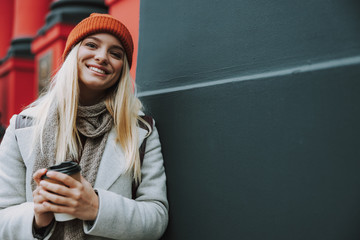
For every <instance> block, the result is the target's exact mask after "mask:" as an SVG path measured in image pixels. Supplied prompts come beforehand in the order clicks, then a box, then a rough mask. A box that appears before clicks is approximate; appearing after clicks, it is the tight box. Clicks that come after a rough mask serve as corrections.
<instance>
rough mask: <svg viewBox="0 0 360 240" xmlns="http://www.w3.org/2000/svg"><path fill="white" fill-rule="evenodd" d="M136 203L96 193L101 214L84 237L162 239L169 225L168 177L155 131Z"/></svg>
mask: <svg viewBox="0 0 360 240" xmlns="http://www.w3.org/2000/svg"><path fill="white" fill-rule="evenodd" d="M141 176H142V181H141V183H140V185H139V187H138V189H137V192H136V199H135V200H133V199H129V198H126V197H123V196H121V195H118V194H116V193H114V192H110V191H106V190H103V189H96V190H97V192H98V195H99V202H100V205H99V212H98V216H97V219H96V220H95V222H94V223H93V225H87V224H85V233H86V234H90V235H95V236H102V237H107V238H114V239H159V238H160V237H161V236H162V234H163V233H164V231H165V229H166V227H167V223H168V201H167V193H166V176H165V169H164V164H163V157H162V153H161V145H160V140H159V135H158V132H157V129H156V127H154V129H153V131H152V133H151V134H150V136H149V137H148V139H147V143H146V150H145V155H144V160H143V165H142V168H141Z"/></svg>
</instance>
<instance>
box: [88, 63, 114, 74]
mask: <svg viewBox="0 0 360 240" xmlns="http://www.w3.org/2000/svg"><path fill="white" fill-rule="evenodd" d="M87 67H88V68H89V69H90V70H92V71H94V72H97V73H100V74H108V73H109V71H107V70H106V69H104V68H102V67H96V66H93V65H89V66H87Z"/></svg>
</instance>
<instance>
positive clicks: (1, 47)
mask: <svg viewBox="0 0 360 240" xmlns="http://www.w3.org/2000/svg"><path fill="white" fill-rule="evenodd" d="M13 14H14V1H13V0H5V1H3V2H2V6H1V8H0V22H1V23H2V27H1V33H0V61H1V62H0V71H1V69H2V68H3V67H2V62H3V59H4V58H5V57H6V53H7V51H8V49H9V46H10V41H11V36H12V29H13V28H12V26H13ZM7 84H8V79H7V78H6V77H5V76H3V77H2V75H1V74H0V113H1V119H0V124H1V123H2V124H3V125H6V124H7V109H8V108H7V104H6V103H7V93H8V91H7V89H8V85H7Z"/></svg>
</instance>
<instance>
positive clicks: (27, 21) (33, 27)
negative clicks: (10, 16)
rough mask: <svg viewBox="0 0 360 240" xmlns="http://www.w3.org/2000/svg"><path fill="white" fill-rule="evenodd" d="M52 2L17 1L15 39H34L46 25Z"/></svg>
mask: <svg viewBox="0 0 360 240" xmlns="http://www.w3.org/2000/svg"><path fill="white" fill-rule="evenodd" d="M50 2H51V0H36V1H34V0H15V15H14V17H15V18H14V34H13V38H21V37H34V36H35V35H36V33H37V31H38V30H39V28H40V27H41V26H43V25H44V23H45V15H46V13H47V12H48V9H49V4H50Z"/></svg>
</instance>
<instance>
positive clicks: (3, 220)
mask: <svg viewBox="0 0 360 240" xmlns="http://www.w3.org/2000/svg"><path fill="white" fill-rule="evenodd" d="M15 118H16V117H15V116H14V117H12V118H11V120H10V126H9V127H8V128H7V130H6V133H5V136H4V138H3V141H2V143H1V146H0V239H9V240H11V239H31V236H32V222H33V217H34V210H33V209H34V207H33V203H32V202H26V190H25V175H26V167H25V164H24V162H23V160H22V157H21V154H20V150H19V147H18V144H17V141H16V137H15Z"/></svg>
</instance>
